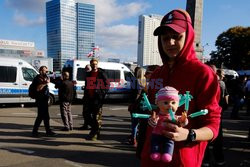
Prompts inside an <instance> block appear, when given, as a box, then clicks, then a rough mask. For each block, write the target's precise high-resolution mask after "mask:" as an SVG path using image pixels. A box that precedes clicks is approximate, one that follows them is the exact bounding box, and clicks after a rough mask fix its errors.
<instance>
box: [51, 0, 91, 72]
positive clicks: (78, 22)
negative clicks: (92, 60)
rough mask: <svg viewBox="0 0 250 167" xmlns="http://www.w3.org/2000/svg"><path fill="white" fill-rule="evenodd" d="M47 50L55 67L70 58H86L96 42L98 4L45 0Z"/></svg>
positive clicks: (69, 0) (75, 0)
mask: <svg viewBox="0 0 250 167" xmlns="http://www.w3.org/2000/svg"><path fill="white" fill-rule="evenodd" d="M46 22H47V52H48V57H52V58H53V61H54V62H53V63H54V71H61V69H62V67H63V65H64V63H65V61H66V60H68V59H83V58H84V57H86V56H87V54H88V53H89V52H90V51H91V50H92V49H93V47H94V46H95V42H94V41H95V40H94V39H95V6H94V5H90V4H84V3H81V2H78V1H77V0H52V1H49V2H46Z"/></svg>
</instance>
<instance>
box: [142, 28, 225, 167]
mask: <svg viewBox="0 0 250 167" xmlns="http://www.w3.org/2000/svg"><path fill="white" fill-rule="evenodd" d="M193 42H194V30H193V28H192V26H191V24H188V28H187V31H186V42H185V45H184V48H183V49H182V51H181V53H180V54H179V55H178V56H177V57H176V61H175V64H174V66H173V68H172V69H171V70H170V69H169V67H168V65H167V63H166V62H167V58H166V57H167V55H165V53H164V52H163V50H162V47H161V41H160V40H159V39H158V47H159V52H160V54H161V58H162V60H163V66H161V67H160V68H158V69H156V70H155V71H154V73H153V74H152V77H151V82H152V81H155V85H154V86H152V84H151V86H149V90H148V96H149V100H150V102H151V103H154V101H155V94H156V92H157V91H158V90H159V89H160V88H162V87H164V86H172V87H174V88H176V89H177V90H179V93H180V94H185V92H186V91H190V94H191V95H192V96H193V99H192V100H191V102H190V104H189V112H188V114H191V113H193V112H196V111H199V110H201V109H208V114H207V115H206V116H200V117H196V118H193V119H189V123H188V125H187V126H186V127H185V128H188V129H191V128H192V129H198V128H201V127H204V126H206V127H208V128H210V129H211V130H212V131H213V134H214V138H216V137H217V134H218V129H219V124H220V116H221V115H220V113H221V108H220V106H219V105H218V101H219V97H220V96H219V95H220V88H219V84H218V80H217V76H216V75H215V73H214V72H212V70H211V69H210V67H209V66H207V65H205V64H203V63H201V62H200V61H199V60H198V59H197V58H196V55H195V51H194V48H193ZM183 110H184V105H183V106H181V107H179V108H178V110H177V112H176V115H181V112H182V111H183ZM151 133H152V128H151V127H149V126H148V128H147V135H146V141H145V144H144V148H143V151H142V154H141V167H167V166H171V167H182V166H185V167H199V166H201V163H202V159H203V155H204V152H205V148H206V145H207V141H196V142H193V143H192V144H191V145H189V146H187V145H185V141H181V142H175V148H174V154H173V159H172V161H171V162H170V163H163V162H156V161H153V160H151V159H150V157H149V156H150V140H151Z"/></svg>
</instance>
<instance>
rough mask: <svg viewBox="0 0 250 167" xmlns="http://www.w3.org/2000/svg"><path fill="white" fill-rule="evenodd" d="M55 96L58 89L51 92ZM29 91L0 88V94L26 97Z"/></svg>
mask: <svg viewBox="0 0 250 167" xmlns="http://www.w3.org/2000/svg"><path fill="white" fill-rule="evenodd" d="M52 91H53V92H54V94H55V95H58V89H56V90H52ZM28 92H29V90H28V89H11V88H0V94H12V95H15V94H27V95H28Z"/></svg>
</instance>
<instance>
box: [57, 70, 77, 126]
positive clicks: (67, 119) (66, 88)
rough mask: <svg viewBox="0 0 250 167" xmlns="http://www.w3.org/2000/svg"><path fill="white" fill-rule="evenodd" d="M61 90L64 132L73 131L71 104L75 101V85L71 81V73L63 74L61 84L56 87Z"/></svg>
mask: <svg viewBox="0 0 250 167" xmlns="http://www.w3.org/2000/svg"><path fill="white" fill-rule="evenodd" d="M55 87H56V88H58V90H59V102H60V113H61V118H62V121H63V125H64V128H62V131H70V130H73V118H72V113H71V103H72V100H73V83H72V81H70V80H69V72H67V71H64V72H63V73H62V80H61V82H59V83H57V85H56V86H55Z"/></svg>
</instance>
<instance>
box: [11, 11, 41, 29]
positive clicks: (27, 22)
mask: <svg viewBox="0 0 250 167" xmlns="http://www.w3.org/2000/svg"><path fill="white" fill-rule="evenodd" d="M13 19H14V21H15V23H17V24H18V25H21V26H37V25H42V24H44V23H45V18H44V17H42V16H40V17H38V18H35V19H29V18H27V17H26V16H25V15H23V14H21V13H18V12H16V14H15V15H14V18H13Z"/></svg>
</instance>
